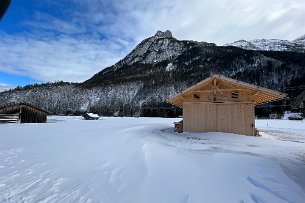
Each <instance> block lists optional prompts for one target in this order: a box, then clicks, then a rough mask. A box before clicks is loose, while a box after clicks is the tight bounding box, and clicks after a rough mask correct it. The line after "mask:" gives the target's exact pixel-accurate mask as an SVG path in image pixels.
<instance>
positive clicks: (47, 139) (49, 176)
mask: <svg viewBox="0 0 305 203" xmlns="http://www.w3.org/2000/svg"><path fill="white" fill-rule="evenodd" d="M174 121H179V119H165V118H101V119H100V120H96V121H86V120H83V119H82V118H81V117H49V123H47V124H4V125H0V202H65V203H66V202H104V203H107V202H114V203H119V202H124V203H125V202H127V203H129V202H130V203H137V202H138V203H146V202H148V203H150V202H151V203H163V202H164V203H171V202H173V203H181V202H198V203H202V202H209V203H211V202H212V203H213V202H215V203H222V202H225V203H230V202H237V203H242V202H244V203H246V202H255V203H262V202H276V203H277V202H296V203H304V202H305V122H302V121H289V120H257V121H256V126H257V128H258V129H260V131H261V134H262V135H263V136H262V137H247V136H242V135H235V134H226V133H198V134H196V133H182V134H178V133H174V132H173V124H172V123H173V122H174Z"/></svg>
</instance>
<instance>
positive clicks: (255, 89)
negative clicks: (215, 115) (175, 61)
mask: <svg viewBox="0 0 305 203" xmlns="http://www.w3.org/2000/svg"><path fill="white" fill-rule="evenodd" d="M215 81H216V82H217V83H218V84H219V83H221V84H224V85H225V86H228V87H231V89H243V90H245V91H249V92H251V93H252V95H253V99H254V103H255V104H256V105H257V104H262V103H266V102H270V101H275V100H279V99H283V98H284V97H286V96H287V94H285V93H281V92H277V91H274V90H270V89H267V88H264V87H259V86H256V85H252V84H249V83H246V82H242V81H239V80H234V79H231V78H227V77H225V76H222V75H213V76H211V77H209V78H207V79H205V80H203V81H201V82H199V83H197V84H195V85H193V86H191V87H189V88H187V89H185V90H183V91H182V92H180V93H178V94H177V95H174V96H172V97H171V98H169V102H170V103H172V104H174V105H176V106H180V107H182V104H183V101H184V98H185V97H186V96H188V95H189V94H191V93H193V92H195V91H200V90H202V89H204V88H205V89H210V90H212V87H213V83H215Z"/></svg>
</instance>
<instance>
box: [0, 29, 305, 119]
mask: <svg viewBox="0 0 305 203" xmlns="http://www.w3.org/2000/svg"><path fill="white" fill-rule="evenodd" d="M302 40H303V39H299V40H297V41H298V42H294V43H300V42H301V41H302ZM240 44H242V45H243V46H244V48H246V49H250V48H248V47H252V48H251V50H246V49H241V48H237V47H233V46H216V45H215V44H213V43H207V42H196V41H186V40H177V39H175V38H174V37H173V36H172V34H171V32H170V31H165V32H161V31H158V32H157V33H156V34H155V35H154V36H152V37H150V38H147V39H145V40H143V41H142V42H141V43H140V44H139V45H138V46H136V47H135V48H134V49H133V50H132V52H131V53H129V54H128V55H127V56H126V57H125V58H124V59H122V60H120V61H119V62H117V63H116V64H114V65H113V66H110V67H108V68H106V69H104V70H102V71H101V72H99V73H97V74H95V75H94V76H93V77H92V78H90V79H88V80H87V81H85V82H83V83H80V84H70V83H53V84H43V85H30V86H27V87H24V88H18V89H15V90H11V91H8V92H3V93H0V104H3V103H8V102H12V101H14V102H16V101H26V102H29V103H32V104H34V105H37V106H41V107H43V108H45V109H47V110H48V111H50V112H53V113H56V114H70V113H76V114H80V113H82V112H88V111H89V112H95V113H99V114H100V115H117V116H122V115H125V116H134V115H137V116H141V115H142V116H152V115H159V116H175V115H177V114H178V113H181V111H180V110H178V109H177V108H175V107H173V106H171V105H169V104H168V103H167V100H168V98H169V97H170V96H172V95H174V94H176V93H177V92H179V91H181V90H183V89H185V88H187V87H188V86H191V85H193V84H195V83H197V82H199V81H201V80H203V79H205V78H206V77H209V76H210V75H212V74H221V75H224V76H227V77H231V78H234V79H238V80H241V81H245V82H249V83H252V84H256V85H260V86H263V87H267V88H271V89H275V90H281V91H286V90H289V88H290V89H291V87H296V86H300V85H305V60H304V59H305V53H303V52H300V51H299V52H281V51H278V52H273V51H261V48H260V50H256V49H254V48H255V47H256V46H257V44H255V43H254V44H253V43H252V42H251V43H250V42H247V41H241V42H240ZM266 46H267V45H266ZM288 93H289V92H288ZM295 94H297V93H295ZM292 96H293V95H292Z"/></svg>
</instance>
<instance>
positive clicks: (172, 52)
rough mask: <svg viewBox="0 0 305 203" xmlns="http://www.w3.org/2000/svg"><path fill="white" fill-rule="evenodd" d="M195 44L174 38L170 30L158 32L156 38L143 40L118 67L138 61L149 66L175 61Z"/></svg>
mask: <svg viewBox="0 0 305 203" xmlns="http://www.w3.org/2000/svg"><path fill="white" fill-rule="evenodd" d="M194 44H195V43H191V42H188V43H184V41H179V40H177V39H175V38H173V36H172V33H171V32H170V31H169V30H167V31H165V32H162V31H158V32H157V33H156V34H155V35H154V36H152V37H149V38H147V39H145V40H143V41H142V42H141V43H140V44H139V45H138V46H136V47H135V48H134V49H133V50H132V52H131V53H129V54H128V55H127V56H126V57H125V58H124V59H123V60H122V61H120V62H119V64H118V65H120V64H124V65H131V64H133V63H135V62H138V61H140V62H141V63H146V64H149V63H158V62H161V61H164V60H169V59H173V58H175V57H177V56H179V55H180V54H181V53H182V52H183V51H185V50H186V49H188V48H189V47H190V46H191V45H194Z"/></svg>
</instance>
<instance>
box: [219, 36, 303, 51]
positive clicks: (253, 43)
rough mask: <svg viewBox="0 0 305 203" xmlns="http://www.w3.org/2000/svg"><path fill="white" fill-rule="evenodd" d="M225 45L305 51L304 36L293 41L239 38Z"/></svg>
mask: <svg viewBox="0 0 305 203" xmlns="http://www.w3.org/2000/svg"><path fill="white" fill-rule="evenodd" d="M225 46H236V47H240V48H243V49H248V50H262V51H293V52H301V53H304V52H305V44H304V37H300V38H298V39H296V40H294V41H288V40H280V39H255V40H250V41H246V40H239V41H236V42H233V43H229V44H225Z"/></svg>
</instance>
